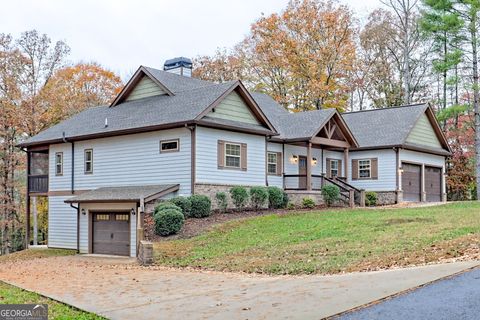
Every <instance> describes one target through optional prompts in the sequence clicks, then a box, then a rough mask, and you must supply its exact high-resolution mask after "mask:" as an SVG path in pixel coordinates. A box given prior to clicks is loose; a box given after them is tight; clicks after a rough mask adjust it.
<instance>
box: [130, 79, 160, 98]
mask: <svg viewBox="0 0 480 320" xmlns="http://www.w3.org/2000/svg"><path fill="white" fill-rule="evenodd" d="M162 94H166V92H165V91H163V90H162V88H160V87H159V86H158V85H157V84H156V83H155V82H153V80H152V79H150V78H149V77H147V76H143V78H142V79H141V80H140V81H139V82H138V83H137V85H136V86H135V88H134V89H133V90H132V91H131V92H130V94H129V95H128V97H127V98H126V99H125V100H126V101H132V100H137V99H141V98H146V97H152V96H158V95H162Z"/></svg>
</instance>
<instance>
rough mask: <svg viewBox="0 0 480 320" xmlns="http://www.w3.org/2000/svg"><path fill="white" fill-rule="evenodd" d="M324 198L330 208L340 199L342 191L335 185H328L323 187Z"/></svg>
mask: <svg viewBox="0 0 480 320" xmlns="http://www.w3.org/2000/svg"><path fill="white" fill-rule="evenodd" d="M322 196H323V201H325V204H326V205H327V206H328V207H330V206H331V205H332V204H333V203H334V202H335V201H338V200H339V199H340V189H339V188H338V187H337V186H335V185H333V184H327V185H326V186H323V187H322Z"/></svg>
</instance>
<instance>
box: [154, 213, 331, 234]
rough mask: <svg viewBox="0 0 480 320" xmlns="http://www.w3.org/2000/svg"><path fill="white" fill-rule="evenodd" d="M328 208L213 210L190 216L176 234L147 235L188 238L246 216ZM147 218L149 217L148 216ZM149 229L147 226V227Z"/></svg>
mask: <svg viewBox="0 0 480 320" xmlns="http://www.w3.org/2000/svg"><path fill="white" fill-rule="evenodd" d="M324 209H326V207H325V206H317V207H315V208H313V209H295V210H286V209H278V210H271V209H265V210H258V211H242V212H238V211H232V212H228V213H219V212H212V215H211V216H209V217H206V218H189V219H186V220H185V224H184V225H183V227H182V229H181V230H180V232H179V233H177V234H175V235H171V236H168V237H161V236H158V235H155V234H153V232H152V231H153V230H152V231H151V232H149V231H148V230H145V236H146V238H147V239H148V240H150V241H169V240H176V239H188V238H192V237H194V236H197V235H199V234H201V233H204V232H206V231H209V230H211V229H212V228H213V227H214V226H215V225H218V224H221V223H224V222H227V221H232V220H241V219H246V218H252V217H260V216H266V215H270V214H278V215H282V214H287V213H291V212H308V211H312V210H314V211H319V210H324ZM146 219H147V218H146ZM146 229H147V228H146Z"/></svg>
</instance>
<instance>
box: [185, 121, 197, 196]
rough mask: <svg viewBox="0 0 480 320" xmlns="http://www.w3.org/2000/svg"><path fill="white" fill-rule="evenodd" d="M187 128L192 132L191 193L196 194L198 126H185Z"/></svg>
mask: <svg viewBox="0 0 480 320" xmlns="http://www.w3.org/2000/svg"><path fill="white" fill-rule="evenodd" d="M185 127H186V128H187V129H188V130H190V140H191V142H190V162H191V164H190V175H191V177H190V184H191V185H190V193H191V194H195V175H196V163H195V162H196V152H197V146H196V145H197V142H196V139H197V136H196V129H197V126H196V125H194V126H191V127H189V126H187V125H185Z"/></svg>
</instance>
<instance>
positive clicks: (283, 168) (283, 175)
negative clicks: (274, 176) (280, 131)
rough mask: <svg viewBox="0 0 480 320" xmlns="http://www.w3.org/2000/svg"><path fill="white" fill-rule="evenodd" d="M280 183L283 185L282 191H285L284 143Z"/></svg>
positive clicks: (283, 144) (283, 145) (283, 146)
mask: <svg viewBox="0 0 480 320" xmlns="http://www.w3.org/2000/svg"><path fill="white" fill-rule="evenodd" d="M282 157H283V159H282V178H283V179H282V180H283V181H282V183H283V189H284V190H285V186H286V184H285V143H282Z"/></svg>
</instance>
